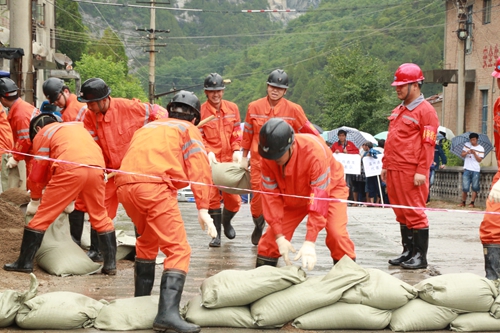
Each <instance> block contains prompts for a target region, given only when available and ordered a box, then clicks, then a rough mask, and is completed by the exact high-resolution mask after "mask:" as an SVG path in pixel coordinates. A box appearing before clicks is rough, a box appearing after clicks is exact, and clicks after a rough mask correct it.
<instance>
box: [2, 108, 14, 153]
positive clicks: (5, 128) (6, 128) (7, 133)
mask: <svg viewBox="0 0 500 333" xmlns="http://www.w3.org/2000/svg"><path fill="white" fill-rule="evenodd" d="M12 147H14V138H13V137H12V129H11V128H10V124H9V121H8V120H7V115H6V114H5V110H4V109H3V107H2V106H1V104H0V154H5V153H6V152H5V150H12Z"/></svg>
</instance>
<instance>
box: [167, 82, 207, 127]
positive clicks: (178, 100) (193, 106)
mask: <svg viewBox="0 0 500 333" xmlns="http://www.w3.org/2000/svg"><path fill="white" fill-rule="evenodd" d="M167 111H168V115H169V117H170V118H177V119H182V120H187V121H191V120H192V119H193V118H196V121H195V123H194V124H195V125H198V123H199V122H200V117H201V115H200V100H199V99H198V97H196V95H195V94H194V93H192V92H190V91H185V90H181V91H179V92H178V93H177V94H175V95H174V97H173V98H172V100H171V101H170V102H169V103H168V104H167Z"/></svg>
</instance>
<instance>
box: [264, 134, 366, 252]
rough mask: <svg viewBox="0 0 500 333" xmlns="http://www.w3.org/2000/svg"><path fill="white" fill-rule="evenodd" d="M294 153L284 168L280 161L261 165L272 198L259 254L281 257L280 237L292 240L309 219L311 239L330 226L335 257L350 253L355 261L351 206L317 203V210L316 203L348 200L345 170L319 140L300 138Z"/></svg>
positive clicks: (267, 200)
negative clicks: (349, 220) (349, 217)
mask: <svg viewBox="0 0 500 333" xmlns="http://www.w3.org/2000/svg"><path fill="white" fill-rule="evenodd" d="M292 149H293V150H292V155H291V157H290V160H289V161H288V163H287V164H286V166H284V167H282V166H279V165H278V164H277V163H276V162H275V161H271V160H266V159H262V161H261V166H262V190H263V191H265V192H270V193H272V194H269V195H268V194H264V195H263V197H264V200H262V202H263V208H264V218H265V220H266V221H267V223H268V224H269V227H268V228H267V230H266V232H265V233H264V235H262V238H261V239H260V241H259V245H258V248H257V253H258V254H259V255H260V256H264V257H269V258H279V257H280V252H279V248H278V244H277V243H276V235H278V234H283V235H284V236H285V238H286V239H287V240H289V241H291V240H292V237H293V233H294V231H295V229H296V228H297V226H298V225H299V224H300V222H302V220H303V219H304V217H305V216H306V215H308V219H307V232H306V239H305V240H307V241H310V242H316V238H317V237H318V233H319V232H320V231H321V230H322V229H323V228H325V227H326V241H325V242H326V246H327V247H328V248H329V249H330V254H331V256H332V258H333V259H334V260H340V259H341V258H342V257H343V256H344V255H347V256H349V257H350V258H352V259H355V258H356V253H355V252H354V243H353V242H352V241H351V239H350V238H349V234H348V232H347V228H346V226H347V203H345V202H334V201H326V200H314V202H315V204H316V206H312V205H311V201H313V198H314V197H320V198H335V199H347V197H348V196H349V189H348V187H347V185H346V183H345V180H344V167H343V166H342V164H340V163H339V162H337V160H335V159H334V158H333V156H332V153H331V151H330V149H329V148H328V146H327V145H326V144H325V142H324V141H323V139H321V138H320V137H318V136H314V135H310V134H296V135H295V142H294V143H293V148H292ZM304 156H307V158H304ZM276 194H285V195H292V196H301V197H305V198H295V197H291V196H281V195H276ZM320 206H322V207H320ZM322 210H323V212H322Z"/></svg>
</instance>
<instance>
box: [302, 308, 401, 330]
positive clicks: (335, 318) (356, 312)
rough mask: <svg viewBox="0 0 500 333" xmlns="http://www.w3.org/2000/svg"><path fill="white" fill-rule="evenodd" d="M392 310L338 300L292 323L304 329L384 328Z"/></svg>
mask: <svg viewBox="0 0 500 333" xmlns="http://www.w3.org/2000/svg"><path fill="white" fill-rule="evenodd" d="M391 314H392V312H391V311H389V310H380V309H376V308H373V307H371V306H366V305H362V304H347V303H342V302H340V301H339V302H337V303H335V304H332V305H328V306H325V307H323V308H319V309H317V310H314V311H311V312H309V313H306V314H304V315H302V316H300V317H298V318H296V319H295V320H294V321H293V323H292V325H293V326H294V327H297V328H300V329H303V330H382V329H384V328H386V327H387V325H389V322H390V321H391Z"/></svg>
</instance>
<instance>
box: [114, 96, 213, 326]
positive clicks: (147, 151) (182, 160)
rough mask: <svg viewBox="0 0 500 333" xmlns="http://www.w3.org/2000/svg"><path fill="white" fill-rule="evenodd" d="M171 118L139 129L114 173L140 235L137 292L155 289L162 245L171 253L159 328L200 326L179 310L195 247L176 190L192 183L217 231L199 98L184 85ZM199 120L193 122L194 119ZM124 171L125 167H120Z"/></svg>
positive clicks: (202, 217) (201, 216) (205, 219)
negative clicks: (188, 234)
mask: <svg viewBox="0 0 500 333" xmlns="http://www.w3.org/2000/svg"><path fill="white" fill-rule="evenodd" d="M167 110H168V112H169V114H170V117H171V118H169V119H162V120H157V121H154V122H151V123H149V124H147V125H145V126H144V127H142V128H141V129H139V130H137V132H136V133H135V134H134V137H133V138H132V142H131V143H130V148H129V149H128V151H127V153H126V154H125V157H124V158H123V161H122V165H121V168H120V171H119V172H118V173H117V175H116V176H115V181H116V185H117V186H118V197H119V199H120V202H121V203H122V204H123V207H124V208H125V210H126V211H127V214H128V215H129V216H130V217H131V219H132V221H134V224H135V225H136V227H137V230H138V232H139V234H140V236H139V237H138V238H137V244H136V253H137V254H136V256H137V257H136V261H135V264H136V266H135V274H134V279H135V293H134V294H135V296H144V295H150V294H151V290H152V288H153V283H154V277H155V274H154V271H155V260H156V257H157V255H158V248H159V249H160V250H161V251H162V252H163V253H164V254H165V255H166V258H165V260H164V261H163V269H164V271H163V274H162V278H161V285H160V301H159V305H158V314H157V316H156V318H155V320H154V323H153V329H154V330H155V331H165V330H170V329H171V330H175V331H176V332H199V331H200V327H199V326H198V325H194V324H190V323H187V322H185V321H184V320H183V319H182V318H181V317H180V315H179V302H180V299H181V295H182V290H183V288H184V283H185V280H186V274H187V272H188V269H189V259H190V257H191V247H190V246H189V243H188V242H187V237H186V230H185V228H184V222H183V221H182V216H181V213H180V210H179V206H178V203H177V190H178V189H181V188H184V187H186V186H187V185H188V184H189V182H190V181H193V182H199V183H203V184H207V185H199V184H192V185H191V188H192V190H193V193H194V197H195V201H196V207H197V208H198V222H199V223H200V225H201V228H202V229H203V230H205V229H207V233H208V234H209V235H210V236H211V237H212V238H214V237H216V236H217V231H216V229H215V226H214V224H213V221H212V218H211V217H210V215H209V214H208V207H209V193H210V187H209V186H208V185H210V184H212V173H211V170H210V165H209V162H208V158H207V153H206V151H205V148H204V145H203V141H202V138H201V134H200V131H199V130H198V128H196V126H194V125H197V124H198V123H199V121H200V101H199V100H198V98H197V97H196V96H195V95H194V94H193V93H191V92H188V91H183V90H181V91H179V92H178V93H177V94H175V96H174V97H173V99H172V100H171V101H170V103H169V104H168V106H167ZM193 124H194V125H193ZM121 171H123V173H122V172H121Z"/></svg>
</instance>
